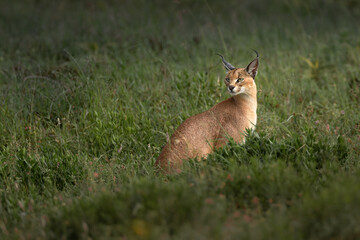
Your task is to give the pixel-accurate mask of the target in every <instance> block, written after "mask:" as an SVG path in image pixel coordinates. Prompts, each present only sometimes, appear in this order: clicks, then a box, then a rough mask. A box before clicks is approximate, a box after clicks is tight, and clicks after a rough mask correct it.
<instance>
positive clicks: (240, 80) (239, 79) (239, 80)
mask: <svg viewBox="0 0 360 240" xmlns="http://www.w3.org/2000/svg"><path fill="white" fill-rule="evenodd" d="M242 81H244V79H243V78H238V79H237V80H236V83H239V82H242Z"/></svg>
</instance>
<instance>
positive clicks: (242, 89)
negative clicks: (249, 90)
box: [229, 87, 245, 96]
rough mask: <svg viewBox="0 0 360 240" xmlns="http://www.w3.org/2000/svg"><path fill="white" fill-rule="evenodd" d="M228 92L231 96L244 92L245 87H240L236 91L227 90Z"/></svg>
mask: <svg viewBox="0 0 360 240" xmlns="http://www.w3.org/2000/svg"><path fill="white" fill-rule="evenodd" d="M229 93H230V95H231V96H235V95H239V94H242V93H245V88H244V87H241V88H240V91H238V92H230V91H229Z"/></svg>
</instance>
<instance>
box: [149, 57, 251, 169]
mask: <svg viewBox="0 0 360 240" xmlns="http://www.w3.org/2000/svg"><path fill="white" fill-rule="evenodd" d="M255 60H256V61H257V58H256V59H255ZM255 60H254V61H255ZM254 61H253V62H254ZM253 62H252V63H253ZM250 64H251V63H250ZM257 66H258V62H256V69H255V70H257ZM248 67H249V66H248ZM252 70H253V69H252ZM255 75H256V72H255V74H254V72H250V73H249V70H248V68H235V69H232V70H230V71H229V72H228V73H227V75H226V77H225V84H226V86H227V87H228V90H229V92H231V91H230V89H229V86H233V87H234V88H233V91H232V92H231V94H232V95H233V96H232V97H231V98H229V99H227V100H225V101H222V102H220V103H218V104H216V105H215V106H214V107H212V108H210V109H209V110H207V111H205V112H203V113H200V114H197V115H194V116H191V117H190V118H188V119H186V120H185V121H184V122H183V123H182V124H181V125H180V126H179V127H178V128H177V129H176V131H175V132H174V134H173V135H172V137H171V139H170V141H169V142H168V143H167V144H166V145H165V147H164V149H163V150H162V152H161V154H160V156H159V158H158V159H157V161H156V165H157V166H159V167H160V168H161V169H162V170H164V171H165V172H173V171H174V170H176V169H179V168H180V167H181V165H182V161H183V160H186V159H189V158H197V159H201V158H206V156H207V155H208V154H210V153H212V152H213V151H214V149H217V148H219V147H222V146H224V145H225V144H226V143H227V142H228V139H229V138H232V139H234V141H235V142H237V143H243V142H244V141H245V137H244V132H245V130H246V129H254V127H255V125H256V120H257V115H256V109H257V99H256V93H257V90H256V84H255V81H254V77H255ZM239 79H241V82H239V81H240V80H239ZM237 80H238V82H236V81H237Z"/></svg>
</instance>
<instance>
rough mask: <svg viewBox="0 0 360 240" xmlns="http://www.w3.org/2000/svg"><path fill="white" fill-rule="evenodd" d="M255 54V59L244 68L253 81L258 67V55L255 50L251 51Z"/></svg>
mask: <svg viewBox="0 0 360 240" xmlns="http://www.w3.org/2000/svg"><path fill="white" fill-rule="evenodd" d="M253 51H254V52H255V53H256V58H255V59H254V60H252V61H251V63H249V65H248V66H247V67H246V71H247V72H248V73H249V74H250V76H251V77H252V78H253V79H255V77H256V74H257V70H258V67H259V54H258V52H257V51H256V50H253Z"/></svg>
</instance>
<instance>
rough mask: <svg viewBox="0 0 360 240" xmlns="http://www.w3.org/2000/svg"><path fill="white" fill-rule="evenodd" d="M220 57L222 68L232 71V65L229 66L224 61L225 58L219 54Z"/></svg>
mask: <svg viewBox="0 0 360 240" xmlns="http://www.w3.org/2000/svg"><path fill="white" fill-rule="evenodd" d="M217 55H219V56H220V57H221V60H222V63H223V65H224V67H225V68H226V70H228V71H230V70H234V69H235V67H234V66H233V65H231V64H230V63H228V62H227V61H225V58H224V57H223V56H222V55H221V54H218V53H217Z"/></svg>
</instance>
